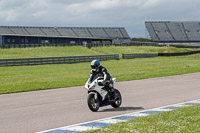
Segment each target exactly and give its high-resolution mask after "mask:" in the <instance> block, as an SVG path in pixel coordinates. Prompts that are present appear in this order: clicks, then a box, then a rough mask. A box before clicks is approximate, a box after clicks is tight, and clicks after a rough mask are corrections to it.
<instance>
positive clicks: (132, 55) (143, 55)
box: [122, 53, 158, 59]
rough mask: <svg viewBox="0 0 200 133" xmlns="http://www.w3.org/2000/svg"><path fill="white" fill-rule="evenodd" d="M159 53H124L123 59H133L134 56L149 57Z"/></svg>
mask: <svg viewBox="0 0 200 133" xmlns="http://www.w3.org/2000/svg"><path fill="white" fill-rule="evenodd" d="M156 56H158V53H155V54H154V53H152V54H151V53H150V54H122V58H123V59H133V58H149V57H156Z"/></svg>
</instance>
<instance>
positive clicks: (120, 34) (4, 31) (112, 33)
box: [0, 26, 130, 39]
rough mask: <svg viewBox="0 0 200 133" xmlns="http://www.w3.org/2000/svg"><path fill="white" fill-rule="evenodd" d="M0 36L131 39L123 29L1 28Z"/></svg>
mask: <svg viewBox="0 0 200 133" xmlns="http://www.w3.org/2000/svg"><path fill="white" fill-rule="evenodd" d="M0 35H12V36H40V37H64V38H95V39H115V38H122V39H129V38H130V37H129V35H128V33H127V32H126V30H125V28H123V27H25V26H0Z"/></svg>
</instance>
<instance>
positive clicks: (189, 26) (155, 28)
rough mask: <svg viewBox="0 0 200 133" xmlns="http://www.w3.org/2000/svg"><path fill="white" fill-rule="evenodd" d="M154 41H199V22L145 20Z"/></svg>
mask: <svg viewBox="0 0 200 133" xmlns="http://www.w3.org/2000/svg"><path fill="white" fill-rule="evenodd" d="M145 26H146V29H147V31H148V32H149V35H150V36H151V38H152V40H153V41H154V42H161V43H200V22H171V21H149V22H145Z"/></svg>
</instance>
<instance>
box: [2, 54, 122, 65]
mask: <svg viewBox="0 0 200 133" xmlns="http://www.w3.org/2000/svg"><path fill="white" fill-rule="evenodd" d="M95 59H97V60H101V61H105V60H119V54H112V55H90V56H65V57H44V58H19V59H0V66H1V67H2V66H26V65H44V64H72V63H80V62H90V61H92V60H95Z"/></svg>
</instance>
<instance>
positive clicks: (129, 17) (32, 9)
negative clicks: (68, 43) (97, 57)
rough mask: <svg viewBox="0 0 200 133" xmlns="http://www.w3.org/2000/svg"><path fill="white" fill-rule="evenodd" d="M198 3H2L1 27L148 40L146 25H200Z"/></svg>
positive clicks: (34, 0)
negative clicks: (110, 32)
mask: <svg viewBox="0 0 200 133" xmlns="http://www.w3.org/2000/svg"><path fill="white" fill-rule="evenodd" d="M198 5H200V1H198V0H190V1H188V0H0V18H1V19H0V23H1V24H2V25H20V26H66V27H73V26H77V27H78V26H95V27H96V26H103V27H105V26H107V27H109V26H111V27H125V28H126V30H127V31H128V33H129V35H130V36H131V37H134V36H136V37H144V36H145V25H144V22H145V21H149V20H153V21H162V20H166V21H167V20H169V21H173V20H176V21H185V20H192V21H198V20H199V19H198V18H199V17H200V11H199V7H198Z"/></svg>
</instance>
